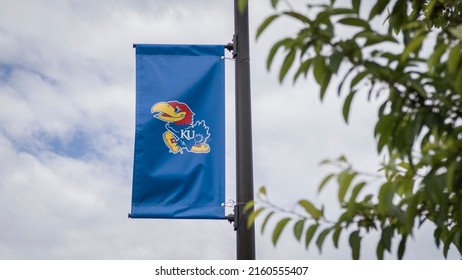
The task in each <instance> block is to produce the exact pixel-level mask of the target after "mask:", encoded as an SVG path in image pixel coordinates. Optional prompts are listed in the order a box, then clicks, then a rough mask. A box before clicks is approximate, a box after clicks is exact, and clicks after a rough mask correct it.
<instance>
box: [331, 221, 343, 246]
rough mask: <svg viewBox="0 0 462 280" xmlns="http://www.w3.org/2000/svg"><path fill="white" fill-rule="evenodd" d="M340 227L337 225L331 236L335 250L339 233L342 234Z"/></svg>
mask: <svg viewBox="0 0 462 280" xmlns="http://www.w3.org/2000/svg"><path fill="white" fill-rule="evenodd" d="M342 229H343V228H342V227H341V226H339V225H337V226H336V227H335V231H334V234H333V235H332V241H333V242H334V246H335V248H337V249H338V241H339V238H340V233H342Z"/></svg>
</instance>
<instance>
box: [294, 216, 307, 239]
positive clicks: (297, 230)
mask: <svg viewBox="0 0 462 280" xmlns="http://www.w3.org/2000/svg"><path fill="white" fill-rule="evenodd" d="M305 221H306V220H305V219H302V220H299V221H297V222H296V223H295V225H294V235H295V239H297V240H298V241H300V239H301V237H302V233H303V227H304V226H305Z"/></svg>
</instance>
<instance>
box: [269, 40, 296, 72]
mask: <svg viewBox="0 0 462 280" xmlns="http://www.w3.org/2000/svg"><path fill="white" fill-rule="evenodd" d="M292 41H293V40H292V38H284V39H282V40H280V41H278V42H276V43H275V44H274V45H273V46H272V47H271V49H270V52H269V54H268V57H267V58H266V68H267V69H268V70H270V68H271V64H272V63H273V59H274V57H275V56H276V53H277V51H278V50H279V49H280V48H281V47H282V46H286V45H288V44H290V43H292Z"/></svg>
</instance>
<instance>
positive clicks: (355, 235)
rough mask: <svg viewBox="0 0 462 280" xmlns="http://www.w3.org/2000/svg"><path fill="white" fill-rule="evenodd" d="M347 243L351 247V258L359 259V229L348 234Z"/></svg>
mask: <svg viewBox="0 0 462 280" xmlns="http://www.w3.org/2000/svg"><path fill="white" fill-rule="evenodd" d="M349 243H350V247H351V254H352V258H353V259H354V260H359V253H360V251H361V237H360V236H359V230H357V231H354V232H352V233H351V234H350V238H349Z"/></svg>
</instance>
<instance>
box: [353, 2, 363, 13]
mask: <svg viewBox="0 0 462 280" xmlns="http://www.w3.org/2000/svg"><path fill="white" fill-rule="evenodd" d="M351 2H352V5H353V10H354V11H355V12H356V13H359V8H360V5H361V0H352V1H351Z"/></svg>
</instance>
